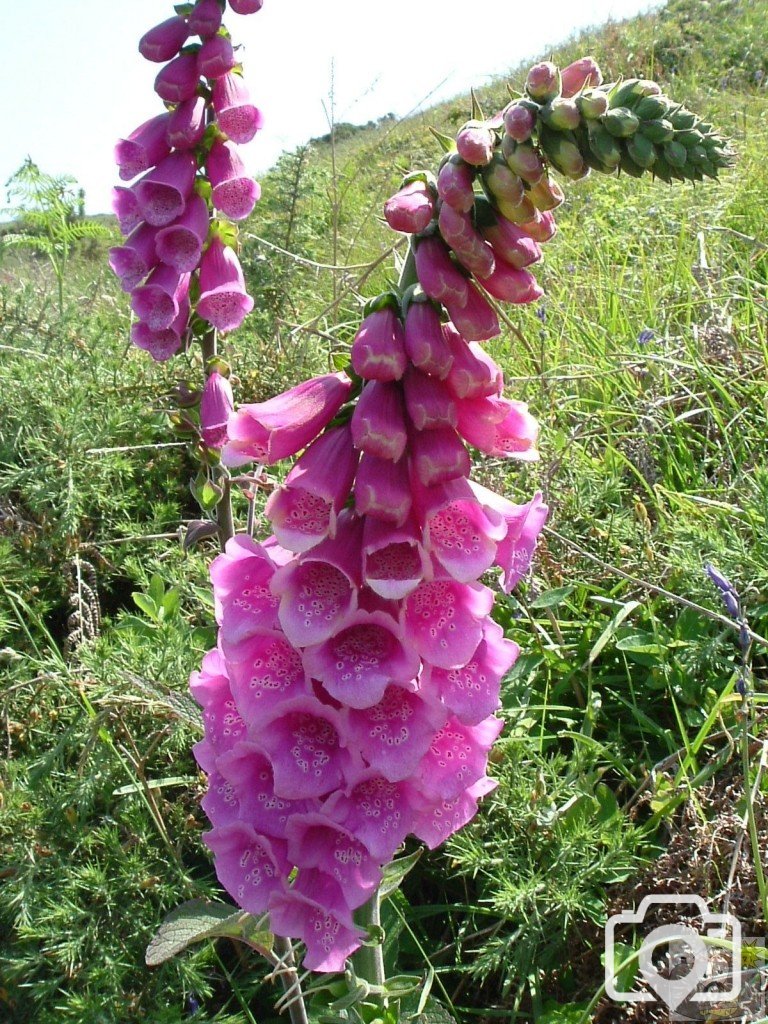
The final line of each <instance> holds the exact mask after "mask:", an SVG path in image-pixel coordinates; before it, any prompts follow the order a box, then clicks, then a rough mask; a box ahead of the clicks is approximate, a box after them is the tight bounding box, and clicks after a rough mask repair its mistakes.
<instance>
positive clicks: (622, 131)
mask: <svg viewBox="0 0 768 1024" xmlns="http://www.w3.org/2000/svg"><path fill="white" fill-rule="evenodd" d="M600 123H601V124H602V125H603V127H604V128H605V129H606V130H607V131H609V132H610V133H611V135H615V136H616V138H617V139H627V138H629V136H630V135H634V134H635V132H636V131H637V129H638V128H639V127H640V121H639V120H638V118H636V117H635V115H634V114H633V113H632V111H631V110H630V109H629V108H628V107H613V108H611V110H609V111H608V113H607V114H605V115H604V116H603V117H601V118H600Z"/></svg>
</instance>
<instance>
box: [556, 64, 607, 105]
mask: <svg viewBox="0 0 768 1024" xmlns="http://www.w3.org/2000/svg"><path fill="white" fill-rule="evenodd" d="M560 77H561V92H562V95H563V96H575V95H576V93H578V92H581V91H582V90H583V89H586V88H587V87H589V86H593V87H594V86H596V85H600V84H601V83H602V81H603V76H602V73H601V71H600V68H599V66H598V64H597V61H596V60H595V58H594V57H580V58H579V60H575V61H573V62H572V63H571V64H569V65H568V67H566V68H563V70H562V72H561V75H560Z"/></svg>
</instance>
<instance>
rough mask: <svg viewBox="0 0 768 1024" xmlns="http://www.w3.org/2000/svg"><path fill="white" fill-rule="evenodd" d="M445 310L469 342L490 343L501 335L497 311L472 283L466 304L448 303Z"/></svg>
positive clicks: (468, 286)
mask: <svg viewBox="0 0 768 1024" xmlns="http://www.w3.org/2000/svg"><path fill="white" fill-rule="evenodd" d="M519 273H521V274H523V273H525V271H523V270H521V271H519ZM445 308H446V309H447V310H448V315H449V316H450V318H451V320H452V321H453V323H454V325H455V326H456V329H457V330H458V331H459V333H460V334H461V335H462V337H464V338H466V340H467V341H490V339H491V338H495V337H496V336H497V335H499V334H500V333H501V328H500V327H499V318H498V317H497V316H496V311H495V310H494V308H493V306H491V304H490V303H489V302H488V300H487V299H486V298H485V296H484V295H483V294H482V292H480V291H479V290H478V289H477V288H476V287H475V285H474V284H472V283H471V282H468V283H467V299H466V302H464V303H463V304H462V305H456V304H454V303H452V302H449V301H446V303H445Z"/></svg>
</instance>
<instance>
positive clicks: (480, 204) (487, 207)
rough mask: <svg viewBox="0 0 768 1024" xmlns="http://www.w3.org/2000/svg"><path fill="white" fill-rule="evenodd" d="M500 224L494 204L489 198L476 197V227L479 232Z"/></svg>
mask: <svg viewBox="0 0 768 1024" xmlns="http://www.w3.org/2000/svg"><path fill="white" fill-rule="evenodd" d="M498 223H499V218H498V215H497V213H496V211H495V209H494V207H493V203H492V202H491V200H490V199H489V198H488V197H487V196H476V197H475V227H476V228H477V229H478V231H482V229H483V228H492V227H493V226H494V225H495V224H498Z"/></svg>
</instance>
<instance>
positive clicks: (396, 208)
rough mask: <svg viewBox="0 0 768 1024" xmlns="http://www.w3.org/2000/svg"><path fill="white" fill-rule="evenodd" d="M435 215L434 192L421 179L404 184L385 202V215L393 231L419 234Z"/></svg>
mask: <svg viewBox="0 0 768 1024" xmlns="http://www.w3.org/2000/svg"><path fill="white" fill-rule="evenodd" d="M434 215H435V199H434V193H433V191H432V189H431V188H430V186H429V185H428V184H427V183H426V182H424V181H421V180H418V181H411V182H409V183H408V184H407V185H403V187H402V188H401V189H400V191H399V192H396V193H395V194H394V195H393V196H392V197H391V198H390V199H388V200H387V201H386V203H384V217H385V219H386V221H387V224H389V226H390V227H391V228H392V230H393V231H403V232H405V233H406V234H417V233H418V232H419V231H423V230H424V228H426V227H427V225H428V224H429V222H430V221H431V220H432V218H433V217H434Z"/></svg>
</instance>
